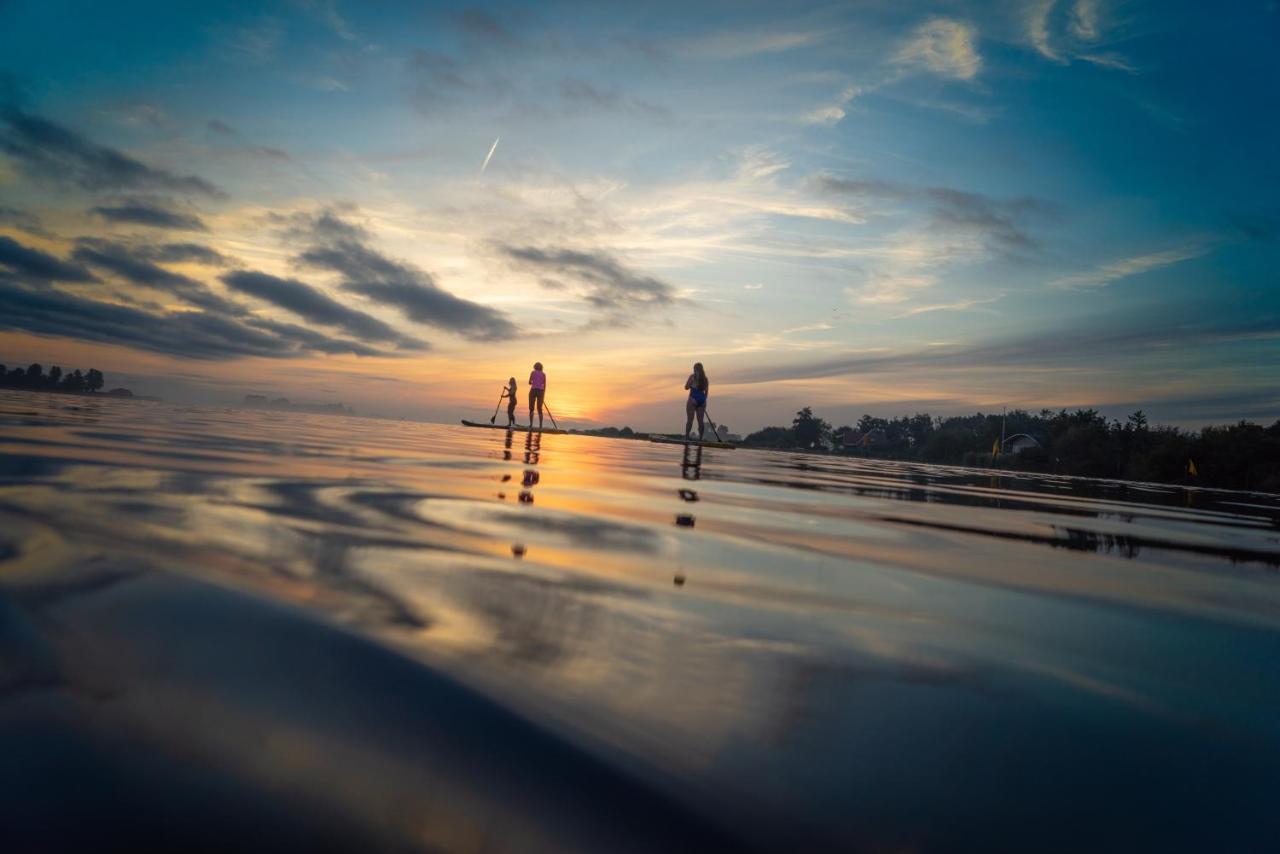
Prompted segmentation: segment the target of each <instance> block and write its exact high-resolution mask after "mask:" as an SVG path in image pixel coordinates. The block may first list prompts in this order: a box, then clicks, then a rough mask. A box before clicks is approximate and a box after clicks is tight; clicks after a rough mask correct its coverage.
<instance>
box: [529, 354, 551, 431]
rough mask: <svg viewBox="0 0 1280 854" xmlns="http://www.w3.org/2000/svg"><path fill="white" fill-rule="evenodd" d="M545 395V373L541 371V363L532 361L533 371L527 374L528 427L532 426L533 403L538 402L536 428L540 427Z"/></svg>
mask: <svg viewBox="0 0 1280 854" xmlns="http://www.w3.org/2000/svg"><path fill="white" fill-rule="evenodd" d="M546 396H547V375H546V374H544V373H543V372H542V363H541V362H534V363H533V373H531V374H529V427H530V428H532V427H533V403H534V401H537V403H538V429H539V430H541V429H542V400H543V398H545V397H546Z"/></svg>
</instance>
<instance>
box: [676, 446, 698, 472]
mask: <svg viewBox="0 0 1280 854" xmlns="http://www.w3.org/2000/svg"><path fill="white" fill-rule="evenodd" d="M680 477H682V478H684V479H685V480H701V478H702V446H701V445H685V446H684V457H683V458H682V459H681V460H680Z"/></svg>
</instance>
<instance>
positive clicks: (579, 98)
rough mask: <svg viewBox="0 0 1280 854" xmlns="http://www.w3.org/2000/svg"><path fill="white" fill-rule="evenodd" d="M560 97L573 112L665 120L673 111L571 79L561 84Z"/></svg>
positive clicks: (577, 79)
mask: <svg viewBox="0 0 1280 854" xmlns="http://www.w3.org/2000/svg"><path fill="white" fill-rule="evenodd" d="M560 96H561V98H562V99H563V100H564V101H565V103H566V104H567V105H568V108H569V109H571V110H593V109H594V110H620V111H623V112H628V113H631V114H632V115H637V116H642V117H644V118H650V119H659V120H665V119H669V118H671V111H670V110H668V109H667V108H666V107H663V106H660V105H658V104H651V103H649V102H648V101H641V100H637V99H635V98H626V97H623V95H622V94H621V93H619V92H617V91H615V90H612V89H610V90H604V89H599V88H597V87H596V86H594V85H593V84H591V83H590V82H588V81H586V80H582V79H579V78H576V77H570V78H568V79H566V80H564V81H562V82H561V84H560Z"/></svg>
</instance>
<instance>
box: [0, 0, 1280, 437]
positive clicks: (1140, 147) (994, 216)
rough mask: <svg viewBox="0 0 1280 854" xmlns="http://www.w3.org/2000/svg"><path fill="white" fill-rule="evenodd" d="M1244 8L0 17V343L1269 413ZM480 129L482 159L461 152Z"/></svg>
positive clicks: (1258, 158)
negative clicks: (690, 377)
mask: <svg viewBox="0 0 1280 854" xmlns="http://www.w3.org/2000/svg"><path fill="white" fill-rule="evenodd" d="M1278 40H1280V7H1278V5H1277V3H1276V2H1263V0H1257V2H1251V0H1241V2H1238V3H1229V4H1204V3H1199V2H1187V3H1179V2H1122V0H1027V2H973V3H965V2H933V3H922V2H911V0H893V2H876V0H869V1H868V2H853V3H822V4H802V3H777V2H768V3H750V2H724V3H688V2H685V3H670V4H668V3H654V2H644V3H626V4H622V3H604V2H584V3H556V2H548V3H540V4H534V5H523V4H518V5H475V6H452V5H446V4H436V3H424V2H413V3H410V2H393V0H382V2H360V3H357V2H354V0H293V2H287V1H286V2H278V3H261V4H252V3H238V4H230V3H226V4H196V3H190V4H188V3H174V2H172V0H168V2H163V3H129V2H125V3H112V4H107V3H62V2H57V1H56V0H39V2H23V0H7V2H6V1H5V0H0V362H3V363H4V364H6V365H8V366H9V367H13V366H15V365H17V364H23V365H25V364H27V363H28V362H31V361H40V362H42V363H44V364H45V365H46V366H47V365H50V364H54V363H57V364H60V365H62V366H63V367H66V368H74V367H82V368H87V367H98V368H101V369H102V370H103V371H105V372H106V373H107V376H108V384H109V385H127V386H129V387H131V388H133V389H134V390H135V391H138V392H144V393H155V394H161V395H163V396H165V397H166V398H167V399H171V400H175V401H181V402H215V403H217V402H224V403H225V402H233V401H237V400H239V399H240V398H241V397H242V396H243V395H244V394H247V393H267V394H285V395H287V396H289V397H291V398H294V399H297V400H308V401H335V400H341V401H345V402H346V403H347V404H349V405H352V406H354V407H356V408H357V409H358V410H360V411H362V412H367V413H377V414H386V415H394V416H407V417H413V418H425V419H430V420H441V421H452V420H455V419H457V418H459V417H471V418H477V417H479V418H480V419H482V420H483V419H486V418H487V416H488V414H489V413H491V412H492V409H493V406H494V403H495V402H496V398H497V392H498V390H499V388H500V386H501V385H502V384H503V383H504V382H505V380H506V378H507V377H508V376H510V375H513V374H514V375H515V376H516V378H517V380H518V381H519V383H520V387H521V395H522V396H523V393H524V389H525V380H526V378H527V376H528V373H529V369H530V367H531V365H532V363H533V362H534V361H535V360H541V361H542V362H543V363H544V364H545V365H546V369H547V373H548V376H549V388H548V395H547V401H548V403H549V404H550V405H551V407H552V410H553V411H554V412H555V414H556V415H557V416H558V417H559V418H560V419H561V420H562V421H576V422H577V423H578V424H580V425H583V426H586V425H588V424H589V423H591V422H596V423H604V424H617V425H622V424H629V425H631V426H633V427H636V428H639V429H663V428H669V429H672V430H678V429H679V427H680V426H682V425H683V415H684V406H683V400H684V392H683V391H682V386H683V384H684V380H685V377H686V375H687V374H688V372H689V367H690V365H691V364H692V362H693V361H695V360H700V361H702V362H703V363H705V365H706V368H707V372H708V374H709V375H710V378H711V382H712V393H711V400H710V409H711V414H712V415H713V417H715V418H716V419H717V420H718V421H723V422H726V423H727V424H729V425H730V426H731V427H732V428H733V429H734V430H735V431H739V432H742V431H746V430H753V429H757V428H759V427H761V426H763V425H765V424H778V423H787V422H789V420H790V417H791V415H792V413H794V411H795V410H796V409H798V408H799V407H800V406H803V405H812V406H813V407H814V408H815V410H817V411H818V413H819V414H821V415H823V416H825V417H826V418H827V419H828V420H829V421H832V422H833V423H835V424H844V423H851V422H852V421H854V420H856V419H857V417H858V416H859V415H861V414H862V413H864V412H870V413H872V414H877V415H896V414H906V413H911V412H915V411H927V412H931V413H933V414H954V413H961V412H972V411H974V410H977V409H983V410H987V411H991V410H997V411H998V410H999V408H1000V407H1001V406H1006V405H1007V406H1009V407H1010V408H1013V407H1026V408H1033V409H1039V408H1040V407H1042V406H1048V407H1054V408H1057V407H1072V408H1074V407H1077V406H1095V407H1098V408H1101V409H1102V410H1104V411H1105V412H1107V413H1108V414H1111V415H1123V414H1124V413H1127V412H1129V411H1132V410H1133V409H1136V408H1139V407H1141V408H1144V409H1145V410H1146V411H1147V412H1148V413H1149V415H1151V417H1152V419H1153V420H1155V421H1159V422H1166V423H1179V424H1184V425H1188V426H1198V425H1200V424H1204V423H1210V422H1222V421H1231V420H1235V419H1238V418H1242V417H1243V418H1250V419H1253V420H1268V421H1269V420H1274V419H1275V418H1278V417H1280V384H1278V383H1277V382H1276V377H1277V364H1278V357H1280V281H1278V278H1280V276H1278V274H1277V270H1278V269H1280V165H1278V164H1280V158H1278V157H1277V152H1280V49H1277V44H1278ZM495 142H496V145H495Z"/></svg>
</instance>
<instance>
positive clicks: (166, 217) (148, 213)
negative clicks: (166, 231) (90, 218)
mask: <svg viewBox="0 0 1280 854" xmlns="http://www.w3.org/2000/svg"><path fill="white" fill-rule="evenodd" d="M91 212H92V213H95V214H97V215H98V216H100V217H102V218H103V219H105V220H107V221H108V222H115V223H129V224H131V225H145V226H147V227H148V228H170V229H175V230H178V231H208V230H209V229H208V228H207V227H206V226H205V224H204V222H203V221H202V220H201V219H200V217H198V216H196V215H194V214H186V213H179V212H178V211H174V210H170V209H168V208H165V207H161V206H159V205H156V204H154V203H151V202H147V201H142V200H136V201H132V202H128V203H125V204H120V205H100V206H98V207H95V208H92V209H91Z"/></svg>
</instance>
